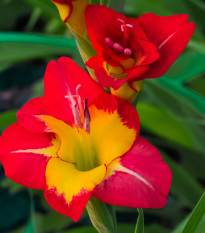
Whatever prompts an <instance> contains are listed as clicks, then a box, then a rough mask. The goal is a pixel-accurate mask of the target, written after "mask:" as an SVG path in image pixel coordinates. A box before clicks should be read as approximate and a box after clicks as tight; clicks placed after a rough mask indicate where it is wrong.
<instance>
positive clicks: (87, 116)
mask: <svg viewBox="0 0 205 233" xmlns="http://www.w3.org/2000/svg"><path fill="white" fill-rule="evenodd" d="M84 117H85V123H84V129H85V131H86V132H88V133H90V112H89V109H88V99H87V98H85V100H84Z"/></svg>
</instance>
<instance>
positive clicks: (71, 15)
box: [52, 0, 90, 36]
mask: <svg viewBox="0 0 205 233" xmlns="http://www.w3.org/2000/svg"><path fill="white" fill-rule="evenodd" d="M52 2H53V3H54V4H55V5H56V7H57V8H58V11H59V14H60V17H61V19H62V20H63V22H64V23H66V24H67V26H68V27H69V28H70V30H71V31H72V32H73V33H75V34H80V35H81V36H84V35H87V29H86V25H85V8H86V6H87V5H88V4H89V3H90V0H52Z"/></svg>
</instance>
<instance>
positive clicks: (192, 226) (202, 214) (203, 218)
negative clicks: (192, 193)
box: [172, 193, 205, 233]
mask: <svg viewBox="0 0 205 233" xmlns="http://www.w3.org/2000/svg"><path fill="white" fill-rule="evenodd" d="M204 229H205V193H203V195H202V197H201V198H200V200H199V202H198V203H197V205H196V206H195V208H194V210H193V211H192V213H191V214H190V215H189V216H188V217H186V218H185V219H184V220H183V221H182V222H181V223H180V225H179V226H178V227H177V228H176V229H175V230H174V231H173V232H172V233H204Z"/></svg>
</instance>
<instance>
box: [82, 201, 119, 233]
mask: <svg viewBox="0 0 205 233" xmlns="http://www.w3.org/2000/svg"><path fill="white" fill-rule="evenodd" d="M86 208H87V211H88V215H89V217H90V220H91V222H92V224H93V226H94V227H95V229H96V230H97V231H98V232H99V233H116V232H117V221H116V215H115V209H114V206H111V205H108V204H106V203H104V202H102V201H100V200H98V199H97V198H95V197H91V198H90V200H89V201H88V203H87V206H86Z"/></svg>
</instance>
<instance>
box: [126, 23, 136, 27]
mask: <svg viewBox="0 0 205 233" xmlns="http://www.w3.org/2000/svg"><path fill="white" fill-rule="evenodd" d="M126 26H127V27H128V28H133V27H134V26H133V25H132V24H129V23H127V24H126Z"/></svg>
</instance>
